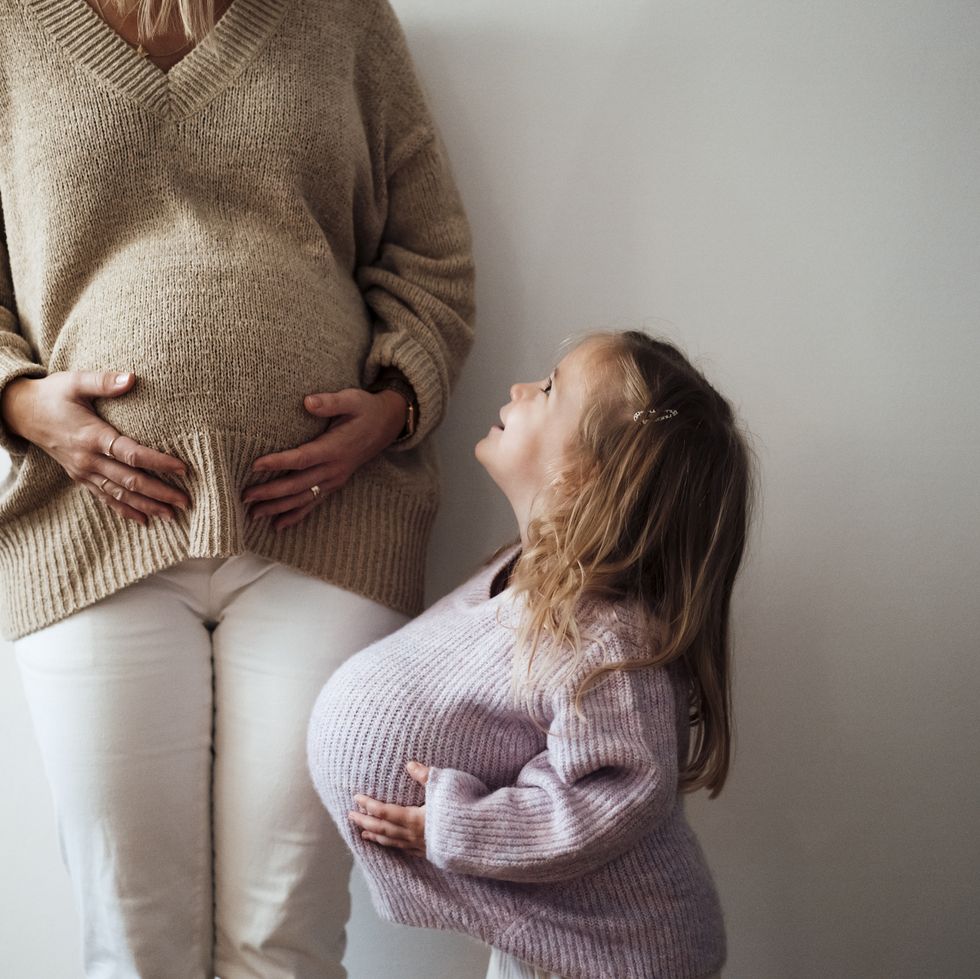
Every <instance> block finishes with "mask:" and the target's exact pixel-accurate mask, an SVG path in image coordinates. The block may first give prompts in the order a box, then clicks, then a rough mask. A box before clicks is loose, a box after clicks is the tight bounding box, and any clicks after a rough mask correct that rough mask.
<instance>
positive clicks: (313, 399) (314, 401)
mask: <svg viewBox="0 0 980 979" xmlns="http://www.w3.org/2000/svg"><path fill="white" fill-rule="evenodd" d="M306 403H307V404H308V405H309V406H310V407H311V408H319V407H320V405H321V404H323V402H322V401H321V400H320V399H319V398H318V397H317V396H316V395H315V394H311V395H310V396H309V397H308V398H307V399H306Z"/></svg>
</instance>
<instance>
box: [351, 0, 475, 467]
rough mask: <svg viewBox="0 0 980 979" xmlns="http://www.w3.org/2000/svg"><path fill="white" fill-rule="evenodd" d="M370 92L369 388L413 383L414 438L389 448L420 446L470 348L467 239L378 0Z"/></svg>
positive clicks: (415, 86)
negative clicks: (392, 373) (373, 243)
mask: <svg viewBox="0 0 980 979" xmlns="http://www.w3.org/2000/svg"><path fill="white" fill-rule="evenodd" d="M362 57H363V59H364V63H365V69H364V72H363V78H364V79H365V80H366V81H365V86H366V87H367V89H368V91H369V92H370V96H369V97H368V98H367V100H366V101H367V104H368V105H369V107H370V108H369V109H368V110H366V111H367V112H368V114H369V117H370V118H369V119H368V120H367V121H366V126H367V128H368V130H369V131H370V133H371V140H372V143H373V145H374V146H375V157H376V159H377V169H378V172H379V174H381V176H382V183H381V186H379V187H378V188H377V190H376V193H377V199H378V201H379V206H380V208H381V214H380V218H381V223H382V227H383V230H382V231H381V235H380V242H379V244H378V247H377V252H376V254H374V255H371V256H368V259H369V260H368V261H366V262H365V263H364V264H361V265H360V266H359V267H358V269H357V272H356V280H357V284H358V286H359V287H360V289H361V292H362V293H363V295H364V301H365V303H366V304H367V306H368V308H369V309H370V311H371V315H372V324H373V328H374V335H373V339H372V343H371V347H370V349H369V351H368V354H367V358H366V361H365V364H364V370H363V374H364V383H365V384H366V385H367V384H370V383H371V382H372V381H373V380H374V379H375V378H376V377H377V375H378V374H379V372H381V371H382V370H384V369H386V368H387V369H392V368H393V369H394V370H396V371H397V372H399V373H401V374H402V375H403V376H404V377H405V378H406V379H407V380H408V382H409V384H411V386H412V389H413V390H414V392H415V396H416V399H417V401H418V406H419V411H418V420H417V426H416V431H415V434H414V435H413V436H412V437H411V438H409V439H406V440H405V441H404V442H397V443H395V444H394V445H392V446H390V447H389V449H390V450H391V451H396V452H401V451H405V450H407V449H413V448H415V446H416V445H418V443H419V442H420V441H421V440H422V439H424V438H425V437H426V436H427V435H429V434H430V433H431V432H432V431H433V430H434V429H435V428H436V427H437V426H438V425H439V423H440V422H441V421H442V419H443V417H444V415H445V412H446V406H447V403H448V401H449V395H450V392H451V390H452V387H453V385H454V383H455V380H456V378H457V376H458V374H459V372H460V370H461V368H462V365H463V361H464V359H465V357H466V355H467V354H468V353H469V350H470V347H471V346H472V343H473V320H474V312H475V301H474V286H475V283H474V271H473V256H472V245H471V233H470V227H469V223H468V220H467V217H466V214H465V212H464V210H463V204H462V201H461V199H460V195H459V192H458V190H457V187H456V183H455V180H454V177H453V173H452V170H451V168H450V164H449V160H448V157H447V154H446V149H445V146H444V144H443V141H442V138H441V136H440V135H439V132H438V129H437V127H436V125H435V122H434V121H433V119H432V117H431V113H430V111H429V107H428V105H427V102H426V98H425V94H424V92H423V90H422V87H421V85H420V83H419V80H418V78H417V76H416V73H415V69H414V65H413V62H412V59H411V56H410V53H409V50H408V46H407V43H406V40H405V37H404V34H403V32H402V29H401V26H400V24H399V23H398V21H397V19H396V17H395V15H394V13H393V11H392V10H391V7H390V4H389V3H388V2H387V0H378V2H377V3H376V14H375V16H374V18H373V21H372V26H371V28H370V30H369V31H368V36H367V40H366V41H365V42H364V50H363V52H362Z"/></svg>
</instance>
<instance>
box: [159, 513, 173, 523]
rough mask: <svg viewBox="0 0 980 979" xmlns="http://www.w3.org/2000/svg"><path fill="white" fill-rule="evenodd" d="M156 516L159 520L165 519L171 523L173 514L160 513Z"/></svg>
mask: <svg viewBox="0 0 980 979" xmlns="http://www.w3.org/2000/svg"><path fill="white" fill-rule="evenodd" d="M158 516H159V517H160V519H161V520H166V521H167V523H171V522H172V521H173V519H174V515H173V514H172V513H160V514H158Z"/></svg>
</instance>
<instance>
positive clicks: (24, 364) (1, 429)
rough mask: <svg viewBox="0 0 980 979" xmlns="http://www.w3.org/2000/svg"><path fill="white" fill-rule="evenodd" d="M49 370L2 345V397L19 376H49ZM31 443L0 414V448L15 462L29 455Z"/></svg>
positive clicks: (0, 362) (0, 364)
mask: <svg viewBox="0 0 980 979" xmlns="http://www.w3.org/2000/svg"><path fill="white" fill-rule="evenodd" d="M47 374H48V372H47V370H46V369H45V368H44V367H43V366H42V365H41V364H37V363H35V362H34V361H32V360H30V359H29V358H28V357H25V356H24V355H23V354H21V353H18V352H17V351H16V350H12V349H11V348H10V347H0V397H2V396H3V392H4V390H5V389H6V387H7V385H8V384H9V383H10V382H11V381H16V380H17V378H19V377H47ZM30 445H31V443H30V442H28V441H27V439H24V438H21V437H20V436H19V435H14V434H13V433H12V432H11V431H10V430H9V429H8V428H7V426H6V425H5V424H4V423H3V418H2V416H0V449H3V450H4V451H5V452H6V453H7V454H8V455H9V456H10V458H11V461H12V462H13V463H15V464H16V463H18V462H19V461H20V460H21V459H23V458H24V456H26V455H27V450H28V449H29V448H30Z"/></svg>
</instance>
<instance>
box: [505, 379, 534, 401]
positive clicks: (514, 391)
mask: <svg viewBox="0 0 980 979" xmlns="http://www.w3.org/2000/svg"><path fill="white" fill-rule="evenodd" d="M529 387H530V384H522V383H521V382H520V381H518V382H517V383H516V384H512V385H511V386H510V400H511V401H517V400H518V399H519V398H521V397H523V395H524V392H525V391H527V389H528V388H529Z"/></svg>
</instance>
